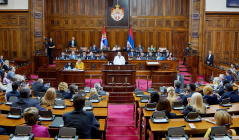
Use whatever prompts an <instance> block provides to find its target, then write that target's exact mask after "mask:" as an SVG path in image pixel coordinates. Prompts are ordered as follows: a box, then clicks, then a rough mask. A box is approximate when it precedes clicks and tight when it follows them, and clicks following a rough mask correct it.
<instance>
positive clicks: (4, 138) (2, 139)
mask: <svg viewBox="0 0 239 140" xmlns="http://www.w3.org/2000/svg"><path fill="white" fill-rule="evenodd" d="M9 138H10V136H5V135H0V140H8V139H9ZM34 140H55V139H54V138H40V137H34ZM78 140H100V139H78Z"/></svg>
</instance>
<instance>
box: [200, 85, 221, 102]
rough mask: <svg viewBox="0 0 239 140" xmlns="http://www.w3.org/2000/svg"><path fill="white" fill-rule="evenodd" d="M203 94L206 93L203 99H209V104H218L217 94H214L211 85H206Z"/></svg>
mask: <svg viewBox="0 0 239 140" xmlns="http://www.w3.org/2000/svg"><path fill="white" fill-rule="evenodd" d="M203 94H204V97H203V99H207V103H208V104H209V105H214V104H218V102H217V95H216V94H213V89H212V87H211V86H205V87H204V88H203Z"/></svg>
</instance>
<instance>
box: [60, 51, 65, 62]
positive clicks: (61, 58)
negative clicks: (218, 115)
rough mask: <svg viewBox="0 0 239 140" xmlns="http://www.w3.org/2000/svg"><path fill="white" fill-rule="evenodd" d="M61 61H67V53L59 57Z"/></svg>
mask: <svg viewBox="0 0 239 140" xmlns="http://www.w3.org/2000/svg"><path fill="white" fill-rule="evenodd" d="M59 60H66V55H65V52H62V53H61V55H60V56H59Z"/></svg>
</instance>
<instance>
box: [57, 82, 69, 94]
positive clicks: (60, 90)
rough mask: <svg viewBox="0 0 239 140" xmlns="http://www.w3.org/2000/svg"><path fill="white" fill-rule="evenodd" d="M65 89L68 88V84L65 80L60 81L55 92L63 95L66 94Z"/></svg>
mask: <svg viewBox="0 0 239 140" xmlns="http://www.w3.org/2000/svg"><path fill="white" fill-rule="evenodd" d="M67 89H68V84H67V83H66V82H60V84H59V85H58V92H57V93H60V94H61V95H62V97H64V96H65V95H66V94H68V92H67Z"/></svg>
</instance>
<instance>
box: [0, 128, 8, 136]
mask: <svg viewBox="0 0 239 140" xmlns="http://www.w3.org/2000/svg"><path fill="white" fill-rule="evenodd" d="M0 135H7V132H6V130H5V129H4V128H2V127H0Z"/></svg>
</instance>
